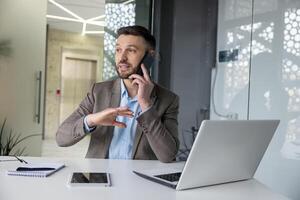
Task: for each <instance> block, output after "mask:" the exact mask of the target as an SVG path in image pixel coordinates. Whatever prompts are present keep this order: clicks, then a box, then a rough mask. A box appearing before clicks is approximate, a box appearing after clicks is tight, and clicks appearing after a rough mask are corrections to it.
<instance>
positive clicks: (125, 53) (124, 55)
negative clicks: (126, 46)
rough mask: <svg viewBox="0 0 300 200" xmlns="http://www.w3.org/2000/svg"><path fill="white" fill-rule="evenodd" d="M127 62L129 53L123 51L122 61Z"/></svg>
mask: <svg viewBox="0 0 300 200" xmlns="http://www.w3.org/2000/svg"><path fill="white" fill-rule="evenodd" d="M126 60H127V52H126V51H123V52H122V53H121V57H120V61H126Z"/></svg>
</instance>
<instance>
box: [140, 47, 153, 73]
mask: <svg viewBox="0 0 300 200" xmlns="http://www.w3.org/2000/svg"><path fill="white" fill-rule="evenodd" d="M153 63H154V57H153V56H152V55H150V54H149V53H148V52H146V54H145V55H144V57H143V58H142V60H141V62H140V63H139V65H138V71H137V73H136V74H138V75H140V76H144V74H143V70H142V64H144V66H145V67H146V69H147V71H148V72H149V73H150V69H151V67H152V65H153Z"/></svg>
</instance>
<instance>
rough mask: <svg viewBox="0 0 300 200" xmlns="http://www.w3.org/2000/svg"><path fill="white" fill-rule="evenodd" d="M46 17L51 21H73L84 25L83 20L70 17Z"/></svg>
mask: <svg viewBox="0 0 300 200" xmlns="http://www.w3.org/2000/svg"><path fill="white" fill-rule="evenodd" d="M46 17H47V18H50V19H59V20H64V21H72V22H79V23H82V21H81V20H78V19H74V18H69V17H60V16H56V15H46Z"/></svg>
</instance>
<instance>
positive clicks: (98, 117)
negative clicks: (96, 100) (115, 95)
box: [86, 107, 133, 128]
mask: <svg viewBox="0 0 300 200" xmlns="http://www.w3.org/2000/svg"><path fill="white" fill-rule="evenodd" d="M117 116H125V117H133V112H132V111H131V110H129V108H127V107H118V108H106V109H105V110H102V111H101V112H97V113H93V114H89V115H87V119H86V120H87V124H88V126H89V127H93V126H97V125H102V126H117V127H119V128H125V127H126V124H124V123H122V122H118V121H116V117H117Z"/></svg>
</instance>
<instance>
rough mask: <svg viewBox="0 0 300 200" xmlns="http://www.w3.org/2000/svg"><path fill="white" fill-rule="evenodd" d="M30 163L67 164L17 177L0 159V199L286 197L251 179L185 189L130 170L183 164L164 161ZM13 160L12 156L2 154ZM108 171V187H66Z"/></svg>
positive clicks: (217, 199) (10, 164)
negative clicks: (83, 174) (83, 175)
mask: <svg viewBox="0 0 300 200" xmlns="http://www.w3.org/2000/svg"><path fill="white" fill-rule="evenodd" d="M22 158H23V159H25V160H26V161H29V162H63V163H65V165H66V167H65V168H63V169H62V170H60V171H58V172H56V173H55V174H53V175H51V176H49V177H47V178H35V177H19V176H8V175H6V171H7V170H12V169H15V168H16V167H17V166H19V165H20V164H21V163H19V162H0V200H21V199H23V200H29V199H42V200H59V199H64V200H84V199H88V200H96V199H97V200H99V199H104V200H110V199H114V200H117V199H118V200H120V199H122V200H134V199H137V200H147V199H149V200H155V199H162V200H166V199H168V200H169V199H177V200H180V199H182V200H189V199H195V200H196V199H197V200H201V199H205V200H208V199H209V200H220V199H222V200H248V199H249V200H250V199H251V200H254V199H255V200H260V199H261V200H287V199H288V198H286V197H283V196H282V195H279V194H276V193H274V192H272V191H271V190H270V189H268V188H267V187H266V186H264V185H263V184H261V183H259V182H258V181H256V180H254V179H252V180H248V181H240V182H235V183H229V184H221V185H216V186H210V187H202V188H196V189H190V190H184V191H175V190H174V189H172V188H169V187H166V186H163V185H160V184H157V183H154V182H152V181H148V180H146V179H144V178H141V177H139V176H137V175H135V174H133V173H132V170H138V169H149V168H159V167H168V166H170V165H182V164H183V163H172V164H164V163H161V162H159V161H144V160H140V161H138V160H105V159H74V158H72V159H70V158H45V157H41V158H37V157H22ZM3 159H13V157H1V156H0V160H3ZM76 171H90V172H92V171H93V172H109V173H111V181H112V186H111V187H93V186H90V187H71V188H70V187H69V186H68V180H69V177H70V175H71V173H72V172H76Z"/></svg>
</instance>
